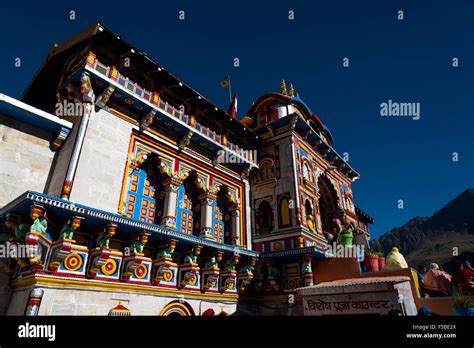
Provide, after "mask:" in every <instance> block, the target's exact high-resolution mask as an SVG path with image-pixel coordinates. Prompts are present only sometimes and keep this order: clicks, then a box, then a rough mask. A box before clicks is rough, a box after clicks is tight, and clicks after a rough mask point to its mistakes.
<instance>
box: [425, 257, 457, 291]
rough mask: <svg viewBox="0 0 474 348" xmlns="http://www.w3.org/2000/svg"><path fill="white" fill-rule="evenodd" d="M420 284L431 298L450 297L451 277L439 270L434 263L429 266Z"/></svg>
mask: <svg viewBox="0 0 474 348" xmlns="http://www.w3.org/2000/svg"><path fill="white" fill-rule="evenodd" d="M422 283H423V286H424V287H425V289H426V290H427V292H428V294H429V295H431V296H442V295H447V296H449V295H451V276H450V275H449V274H448V273H446V272H445V271H442V270H440V269H439V266H438V264H436V263H431V264H430V267H429V270H428V272H426V274H425V278H424V280H423V282H422Z"/></svg>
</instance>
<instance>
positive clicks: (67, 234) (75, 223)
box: [59, 216, 84, 239]
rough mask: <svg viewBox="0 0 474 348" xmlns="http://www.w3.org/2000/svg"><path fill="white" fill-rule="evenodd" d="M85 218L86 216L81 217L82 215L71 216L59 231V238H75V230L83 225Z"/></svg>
mask: <svg viewBox="0 0 474 348" xmlns="http://www.w3.org/2000/svg"><path fill="white" fill-rule="evenodd" d="M83 219H84V218H81V217H80V216H74V217H73V218H71V219H70V220H69V221H68V223H67V224H65V225H64V226H63V227H62V228H61V230H60V231H59V239H73V238H74V232H75V231H76V229H77V228H78V227H79V226H80V225H81V221H82V220H83Z"/></svg>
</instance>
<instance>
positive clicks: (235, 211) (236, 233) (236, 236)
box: [229, 204, 240, 245]
mask: <svg viewBox="0 0 474 348" xmlns="http://www.w3.org/2000/svg"><path fill="white" fill-rule="evenodd" d="M229 211H230V212H231V215H232V223H231V231H230V237H231V240H232V245H240V205H238V204H234V205H232V206H231V207H229Z"/></svg>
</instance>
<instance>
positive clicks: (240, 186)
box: [118, 133, 250, 247]
mask: <svg viewBox="0 0 474 348" xmlns="http://www.w3.org/2000/svg"><path fill="white" fill-rule="evenodd" d="M137 142H140V143H143V144H145V145H148V146H149V147H151V148H153V149H155V150H158V151H160V152H162V153H165V154H166V155H168V156H171V157H172V158H175V159H179V160H180V161H183V162H184V163H186V164H188V165H191V166H196V167H197V168H198V169H200V170H201V171H203V172H205V173H207V174H210V175H213V176H214V177H216V178H218V179H220V180H222V182H224V183H226V184H228V185H230V186H232V187H235V188H237V189H238V190H239V197H240V203H241V204H240V226H241V227H242V226H246V224H245V221H244V213H246V211H245V206H244V205H243V204H242V200H243V199H244V198H245V184H244V183H242V184H239V183H238V181H237V180H236V179H235V180H236V181H237V184H235V183H233V182H230V181H229V180H227V179H226V178H224V177H223V176H221V175H219V174H218V173H216V172H213V171H211V170H209V169H207V168H205V167H203V166H200V165H196V164H195V163H190V162H189V161H188V160H187V159H186V158H184V157H183V156H181V155H180V154H179V153H176V154H175V153H173V152H172V151H169V150H167V149H165V148H163V147H162V146H160V145H157V144H156V143H154V142H151V141H149V140H147V139H143V138H142V137H140V136H139V135H137V134H133V133H132V135H131V139H130V146H129V148H128V156H127V162H126V164H125V171H124V178H123V180H122V192H121V194H120V203H119V211H118V212H119V214H122V210H123V205H124V200H125V194H126V191H127V184H128V175H127V173H128V170H129V167H130V154H131V153H132V150H133V148H134V147H135V144H136V143H137ZM247 204H249V202H247ZM122 215H123V214H122ZM248 218H250V217H248ZM240 240H245V241H246V244H243V245H240V246H241V247H247V244H248V242H249V241H248V240H247V236H246V234H245V233H243V228H241V232H240Z"/></svg>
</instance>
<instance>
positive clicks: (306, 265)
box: [301, 255, 313, 274]
mask: <svg viewBox="0 0 474 348" xmlns="http://www.w3.org/2000/svg"><path fill="white" fill-rule="evenodd" d="M306 273H313V269H312V268H311V255H307V256H305V257H304V259H303V263H302V264H301V274H306Z"/></svg>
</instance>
